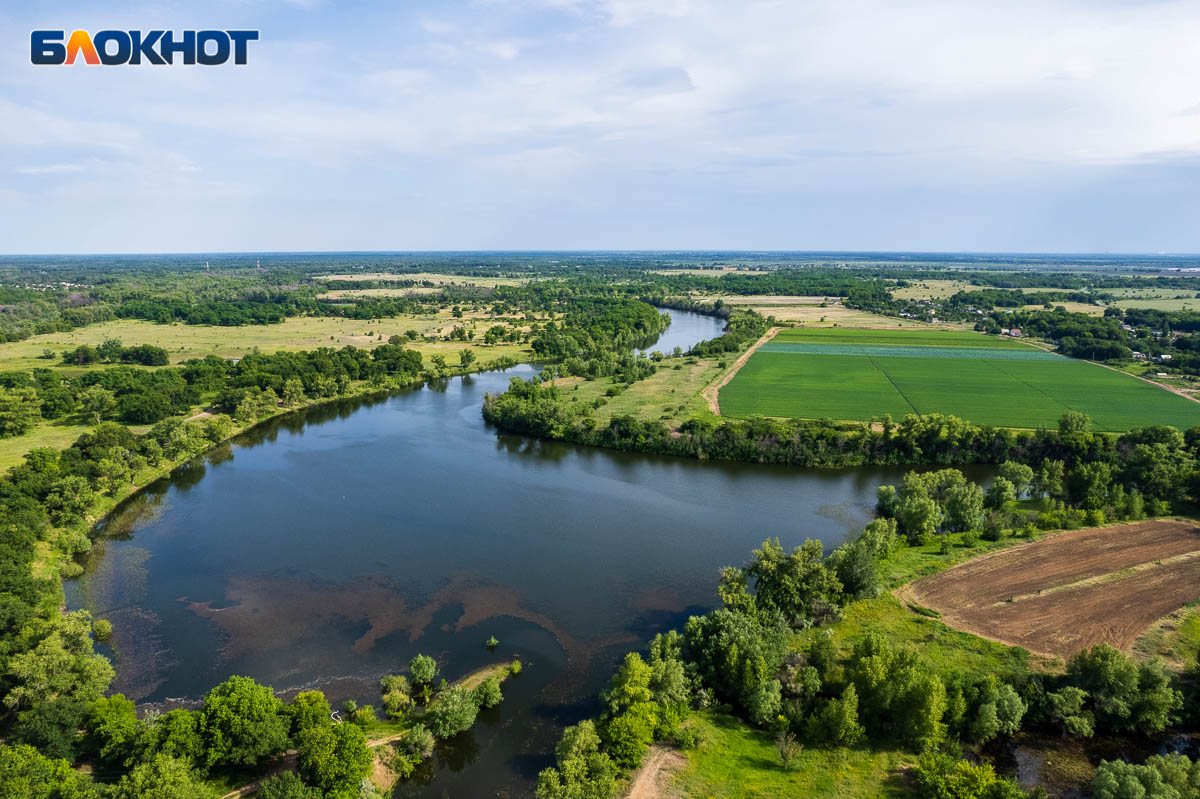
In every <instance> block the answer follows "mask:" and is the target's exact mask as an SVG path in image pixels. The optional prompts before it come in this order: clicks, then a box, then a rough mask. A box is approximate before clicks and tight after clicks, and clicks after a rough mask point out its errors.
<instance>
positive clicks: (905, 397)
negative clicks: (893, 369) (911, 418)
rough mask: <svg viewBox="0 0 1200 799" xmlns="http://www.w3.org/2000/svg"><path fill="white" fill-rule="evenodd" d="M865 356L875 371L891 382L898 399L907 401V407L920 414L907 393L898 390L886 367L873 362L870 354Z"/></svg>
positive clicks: (898, 387)
mask: <svg viewBox="0 0 1200 799" xmlns="http://www.w3.org/2000/svg"><path fill="white" fill-rule="evenodd" d="M866 358H867V360H868V361H870V362H871V365H872V366H874V367H875V371H877V372H879V373H880V374H881V375H883V377H884V379H885V380H887V381H888V382H889V383H891V384H892V388H894V389H896V393H897V394H899V395H900V399H902V400H904V401H905V402H907V403H908V407H910V408H912V412H913V413H915V414H917V415H918V416H920V415H921V412H920V411H918V410H917V406H916V405H913V404H912V400H910V399H909V398H908V395H907V394H905V393H904V392H903V391H901V390H900V386H898V385H896V381H895V380H893V379H892V376H891V375H889V374H888V373H887V370H886V369H884V368H883V367H882V366H880V365H879V364H877V363H875V359H874V358H872V357H871V356H870V355H868V356H866Z"/></svg>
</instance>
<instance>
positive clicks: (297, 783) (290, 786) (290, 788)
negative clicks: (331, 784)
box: [254, 771, 321, 799]
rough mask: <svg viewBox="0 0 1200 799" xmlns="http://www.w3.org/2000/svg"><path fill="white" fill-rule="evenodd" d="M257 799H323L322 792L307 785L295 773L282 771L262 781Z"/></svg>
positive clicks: (256, 795)
mask: <svg viewBox="0 0 1200 799" xmlns="http://www.w3.org/2000/svg"><path fill="white" fill-rule="evenodd" d="M254 797H255V799H321V792H320V791H319V790H318V789H316V788H314V787H312V786H311V785H305V784H304V780H302V779H300V776H299V775H298V774H296V772H294V771H282V772H280V773H278V774H275V775H273V776H270V777H267V778H266V779H265V780H263V781H262V787H261V788H259V789H258V793H256V794H254Z"/></svg>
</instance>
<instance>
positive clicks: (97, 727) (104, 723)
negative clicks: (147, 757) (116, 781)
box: [86, 694, 147, 768]
mask: <svg viewBox="0 0 1200 799" xmlns="http://www.w3.org/2000/svg"><path fill="white" fill-rule="evenodd" d="M86 730H87V735H88V741H89V744H90V746H91V747H92V749H93V750H94V751H95V752H96V754H98V755H99V756H100V760H101V761H103V762H104V763H105V764H107V765H108V766H110V767H115V768H120V767H128V766H130V765H132V764H133V762H134V760H135V759H137V757H138V756H139V755H140V753H141V749H142V747H143V746H144V745H145V744H146V743H147V741H146V736H147V730H146V728H145V725H143V724H142V722H141V721H139V720H138V717H137V708H136V707H135V706H134V704H133V702H131V701H129V700H128V699H126V698H125V695H124V694H113V695H112V696H110V697H101V698H100V699H97V700H96V702H95V703H94V704H93V705H92V711H91V713H89V714H88V719H87V724H86Z"/></svg>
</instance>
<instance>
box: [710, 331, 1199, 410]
mask: <svg viewBox="0 0 1200 799" xmlns="http://www.w3.org/2000/svg"><path fill="white" fill-rule="evenodd" d="M789 342H795V343H798V344H799V343H802V344H805V345H810V346H808V352H807V353H799V352H787V351H772V348H776V349H784V350H786V349H787V347H786V345H787V344H788V343H789ZM822 344H826V345H829V347H830V350H829V351H830V352H832V353H836V354H828V355H826V354H814V353H816V352H819V351H820V345H822ZM848 345H852V346H854V347H860V348H862V349H861V351H858V352H854V353H853V354H850V353H847V352H846V347H847V346H848ZM886 345H903V346H904V347H905V348H910V347H929V357H896V356H895V355H893V353H892V351H890V350H888V349H887V348H886ZM964 345H969V350H973V351H974V352H972V353H971V354H970V356H969V357H968V356H966V355H962V354H961V353H958V355H960V356H961V357H953V358H951V357H942V356H951V355H956V353H954V352H952V351H950V349H949V347H960V346H964ZM872 348H874V349H872ZM988 348H995V349H997V350H1000V349H1003V350H1014V354H1015V352H1016V348H1025V349H1027V350H1028V348H1026V345H1024V344H1022V343H1021V342H1019V341H1014V340H1011V339H1001V338H997V337H989V336H982V335H977V334H972V333H955V332H948V331H947V332H932V331H931V332H915V331H914V332H908V331H889V332H882V331H869V330H826V331H817V330H798V329H791V330H785V331H783V332H781V333H780V334H779V336H777V337H776V340H775V341H774V342H772V343H771V344H770V345H768V346H766V347H764V348H763V349H762V350H760V351H759V352H756V353H755V354H754V355H753V356H752V357H751V358H750V360H749V361H748V362H747V364H746V366H745V367H743V368H742V370H741V371H740V372H739V373H738V374H737V376H736V377H735V378H734V379H733V380H732V381H731V382H730V383H729V385H728V386H726V387H725V388H724V389H722V390H721V410H722V413H723V414H725V415H727V416H740V417H746V416H756V415H762V416H777V417H795V418H823V417H829V418H834V419H843V420H853V421H870V420H871V419H873V418H878V417H880V416H882V415H884V414H891V415H892V416H894V417H901V416H904V415H905V414H907V413H914V412H915V413H922V414H930V413H947V414H953V415H955V416H958V417H961V418H964V419H968V420H970V421H972V422H974V423H976V424H990V425H996V426H1001V427H1014V428H1033V427H1053V426H1054V425H1055V424H1057V421H1058V419H1059V418H1060V417H1061V416H1062V415H1063V413H1065V412H1066V411H1067V410H1077V411H1082V412H1083V413H1086V414H1088V415H1089V416H1091V417H1092V420H1093V422H1094V424H1095V427H1096V429H1098V430H1104V431H1124V430H1128V429H1130V428H1133V427H1139V426H1143V425H1150V424H1169V425H1174V426H1175V427H1178V428H1180V429H1187V428H1190V427H1193V426H1195V425H1197V424H1200V404H1197V403H1195V402H1192V401H1190V400H1187V399H1184V398H1183V397H1179V396H1177V395H1175V394H1172V393H1170V392H1167V391H1163V390H1161V389H1159V388H1156V387H1154V386H1152V385H1150V384H1148V383H1146V382H1144V381H1141V380H1136V379H1134V378H1132V377H1130V376H1128V375H1125V374H1122V373H1120V372H1116V371H1114V370H1111V369H1104V368H1103V367H1100V366H1096V365H1094V364H1090V363H1087V362H1085V361H1078V360H1074V359H1070V358H1057V357H1054V358H1045V357H1036V358H1033V359H1030V360H1025V359H1015V358H1011V357H1008V355H1007V353H1006V354H1005V357H1003V358H1001V357H1000V356H999V353H998V354H997V357H996V358H988V357H986V352H982V353H981V352H980V351H981V350H985V349H988ZM969 350H964V352H967V351H969ZM1032 354H1033V353H1031V356H1032Z"/></svg>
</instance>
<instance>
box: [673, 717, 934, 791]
mask: <svg viewBox="0 0 1200 799" xmlns="http://www.w3.org/2000/svg"><path fill="white" fill-rule="evenodd" d="M688 724H690V725H694V726H695V727H696V729H697V731H698V732H699V733H700V735H701V738H702V741H703V743H702V744H701V746H699V747H698V748H696V749H694V750H691V751H689V752H687V753H686V755H687V760H688V762H687V765H686V766H685V767H684V768H683V769H681V770H680V771H679V772H677V773H676V774H675V778H674V779H675V786H674V787H675V788H676V790H677V791H678V793H679V794H680V795H681V796H684V797H689V799H690V798H691V797H696V799H699V798H700V797H704V799H726V798H727V797H728V798H729V799H732V798H733V797H739V798H742V797H744V798H745V799H750V797H762V798H763V799H774V797H780V796H804V797H809V799H853V798H854V797H862V796H872V797H910V796H913V795H914V793H913V790H912V788H911V786H910V785H909V783H908V780H907V779H906V778H905V776H904V770H905V769H907V768H910V767H911V766H913V765H914V764H915V763H916V758H915V757H914V756H912V755H910V754H908V753H906V752H901V751H878V752H872V751H869V750H867V749H865V748H854V749H844V748H842V749H816V748H811V749H810V748H805V749H804V750H803V751H801V752H800V754H799V756H798V757H796V759H795V760H793V761H792V764H791V767H790V768H784V766H783V765H781V764H780V762H779V756H778V755H777V754H776V752H775V744H774V741H773V739H772V738H771V736H770V735H769V734H768V733H766V732H763V731H762V730H754V729H750V728H749V727H747V726H745V725H744V724H742V723H741V722H740V721H738V720H737V719H735V718H733V717H731V716H725V715H720V714H716V713H697V714H696V715H695V716H694V717H693V718H692V719H691V720H690V721H689V722H688Z"/></svg>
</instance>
